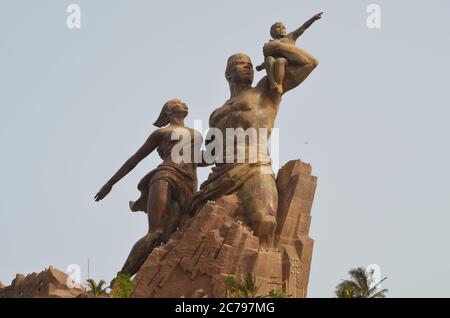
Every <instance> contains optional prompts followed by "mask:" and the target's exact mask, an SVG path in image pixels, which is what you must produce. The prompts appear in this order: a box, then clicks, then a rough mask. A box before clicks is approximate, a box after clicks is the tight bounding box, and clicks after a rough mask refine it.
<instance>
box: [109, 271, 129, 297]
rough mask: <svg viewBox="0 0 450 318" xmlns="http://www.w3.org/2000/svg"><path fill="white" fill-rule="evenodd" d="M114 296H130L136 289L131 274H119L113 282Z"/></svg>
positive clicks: (112, 295) (112, 293) (112, 294)
mask: <svg viewBox="0 0 450 318" xmlns="http://www.w3.org/2000/svg"><path fill="white" fill-rule="evenodd" d="M110 288H111V290H112V291H111V297H112V298H130V297H131V295H132V294H133V290H134V282H133V281H132V280H131V276H130V274H118V275H117V277H116V278H114V279H113V280H112V282H111V286H110Z"/></svg>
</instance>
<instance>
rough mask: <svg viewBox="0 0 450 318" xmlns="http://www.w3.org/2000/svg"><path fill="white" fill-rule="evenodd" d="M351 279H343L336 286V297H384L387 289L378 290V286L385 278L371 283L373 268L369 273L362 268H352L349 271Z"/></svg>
mask: <svg viewBox="0 0 450 318" xmlns="http://www.w3.org/2000/svg"><path fill="white" fill-rule="evenodd" d="M348 273H349V274H350V277H351V279H350V280H343V281H342V282H341V283H340V284H339V285H337V286H336V291H335V294H336V296H337V298H385V297H386V293H387V292H388V290H387V289H386V288H385V289H382V290H378V286H380V284H381V283H382V282H383V281H385V280H386V279H387V277H385V278H383V279H382V280H380V281H379V282H378V283H376V284H375V285H373V286H371V284H372V283H373V280H374V278H373V270H371V271H370V272H369V273H367V271H366V270H365V269H364V268H363V267H358V268H353V269H351V270H350V271H349V272H348Z"/></svg>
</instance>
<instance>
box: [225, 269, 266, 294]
mask: <svg viewBox="0 0 450 318" xmlns="http://www.w3.org/2000/svg"><path fill="white" fill-rule="evenodd" d="M225 286H226V288H227V296H229V297H231V298H256V297H257V296H256V294H257V293H258V287H257V286H256V280H255V278H254V277H253V275H252V274H251V273H247V274H245V275H244V278H239V279H236V277H234V276H233V275H228V276H227V277H225Z"/></svg>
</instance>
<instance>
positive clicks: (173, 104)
mask: <svg viewBox="0 0 450 318" xmlns="http://www.w3.org/2000/svg"><path fill="white" fill-rule="evenodd" d="M187 115H188V107H187V105H186V103H185V102H183V101H182V100H180V99H177V98H176V99H171V100H169V101H168V102H166V103H165V104H164V106H163V108H162V110H161V113H160V114H159V117H158V119H157V120H156V121H155V122H154V123H153V125H155V126H156V127H164V126H167V125H168V124H170V123H171V121H172V119H173V118H175V117H176V118H181V119H184V118H185V117H186V116H187Z"/></svg>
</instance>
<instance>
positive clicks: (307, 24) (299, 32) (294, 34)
mask: <svg viewBox="0 0 450 318" xmlns="http://www.w3.org/2000/svg"><path fill="white" fill-rule="evenodd" d="M322 13H323V12H320V13H318V14H316V15H315V16H313V17H312V18H311V19H309V20H308V21H306V22H305V23H304V24H303V25H302V26H301V27H299V28H298V29H297V30H295V31H292V32H291V33H289V35H288V37H290V38H292V39H293V40H297V39H298V38H299V37H300V36H301V35H302V34H303V32H305V31H306V29H308V28H309V27H310V26H311V25H312V24H313V23H314V22H316V21H317V20H319V19H320V18H322Z"/></svg>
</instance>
